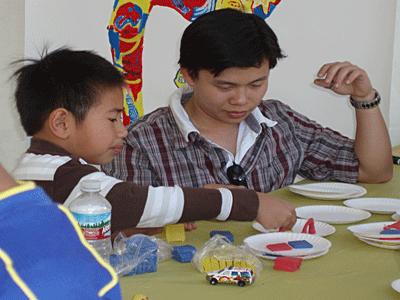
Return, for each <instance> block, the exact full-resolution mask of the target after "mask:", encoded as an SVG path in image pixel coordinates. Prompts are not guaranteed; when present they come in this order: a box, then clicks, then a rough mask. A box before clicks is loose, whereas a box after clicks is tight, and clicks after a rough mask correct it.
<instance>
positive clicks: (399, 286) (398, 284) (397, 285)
mask: <svg viewBox="0 0 400 300" xmlns="http://www.w3.org/2000/svg"><path fill="white" fill-rule="evenodd" d="M390 285H391V286H392V288H393V289H394V290H395V291H396V292H398V293H400V278H399V279H396V280H393V281H392V283H391V284H390Z"/></svg>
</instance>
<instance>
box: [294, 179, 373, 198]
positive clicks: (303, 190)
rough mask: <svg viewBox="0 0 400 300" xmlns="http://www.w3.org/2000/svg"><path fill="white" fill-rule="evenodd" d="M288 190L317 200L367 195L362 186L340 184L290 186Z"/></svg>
mask: <svg viewBox="0 0 400 300" xmlns="http://www.w3.org/2000/svg"><path fill="white" fill-rule="evenodd" d="M289 190H290V191H292V192H293V193H297V194H300V195H303V196H306V197H309V198H313V199H319V200H343V199H351V198H358V197H361V196H363V195H365V194H366V193H367V190H366V189H365V188H363V187H362V186H358V185H355V184H349V183H342V182H319V183H309V184H300V185H290V186H289Z"/></svg>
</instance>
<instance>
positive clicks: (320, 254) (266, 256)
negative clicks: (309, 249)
mask: <svg viewBox="0 0 400 300" xmlns="http://www.w3.org/2000/svg"><path fill="white" fill-rule="evenodd" d="M328 251H329V249H327V250H324V251H321V252H317V253H314V254H312V255H303V256H297V257H299V258H302V259H303V260H305V259H311V258H316V257H320V256H322V255H325V254H326V253H328ZM256 255H258V254H256ZM258 256H259V257H261V258H264V259H272V260H275V259H276V258H277V257H279V256H282V255H272V254H267V253H265V254H263V255H258Z"/></svg>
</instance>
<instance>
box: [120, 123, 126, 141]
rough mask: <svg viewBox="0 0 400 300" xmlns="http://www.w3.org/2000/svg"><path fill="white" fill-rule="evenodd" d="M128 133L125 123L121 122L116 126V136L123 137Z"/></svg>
mask: <svg viewBox="0 0 400 300" xmlns="http://www.w3.org/2000/svg"><path fill="white" fill-rule="evenodd" d="M127 135H128V130H127V129H126V127H125V125H124V124H123V123H122V122H121V123H120V124H119V128H118V137H121V138H124V137H126V136H127Z"/></svg>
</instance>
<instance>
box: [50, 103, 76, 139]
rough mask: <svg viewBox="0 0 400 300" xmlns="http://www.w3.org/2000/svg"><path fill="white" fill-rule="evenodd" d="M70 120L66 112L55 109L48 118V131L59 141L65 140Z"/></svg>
mask: <svg viewBox="0 0 400 300" xmlns="http://www.w3.org/2000/svg"><path fill="white" fill-rule="evenodd" d="M70 127H71V118H70V114H69V112H68V110H66V109H65V108H57V109H55V110H53V111H52V112H51V114H50V116H49V129H50V130H51V132H52V133H53V134H54V135H55V136H57V137H58V138H60V139H66V138H67V137H68V136H69V134H70Z"/></svg>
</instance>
